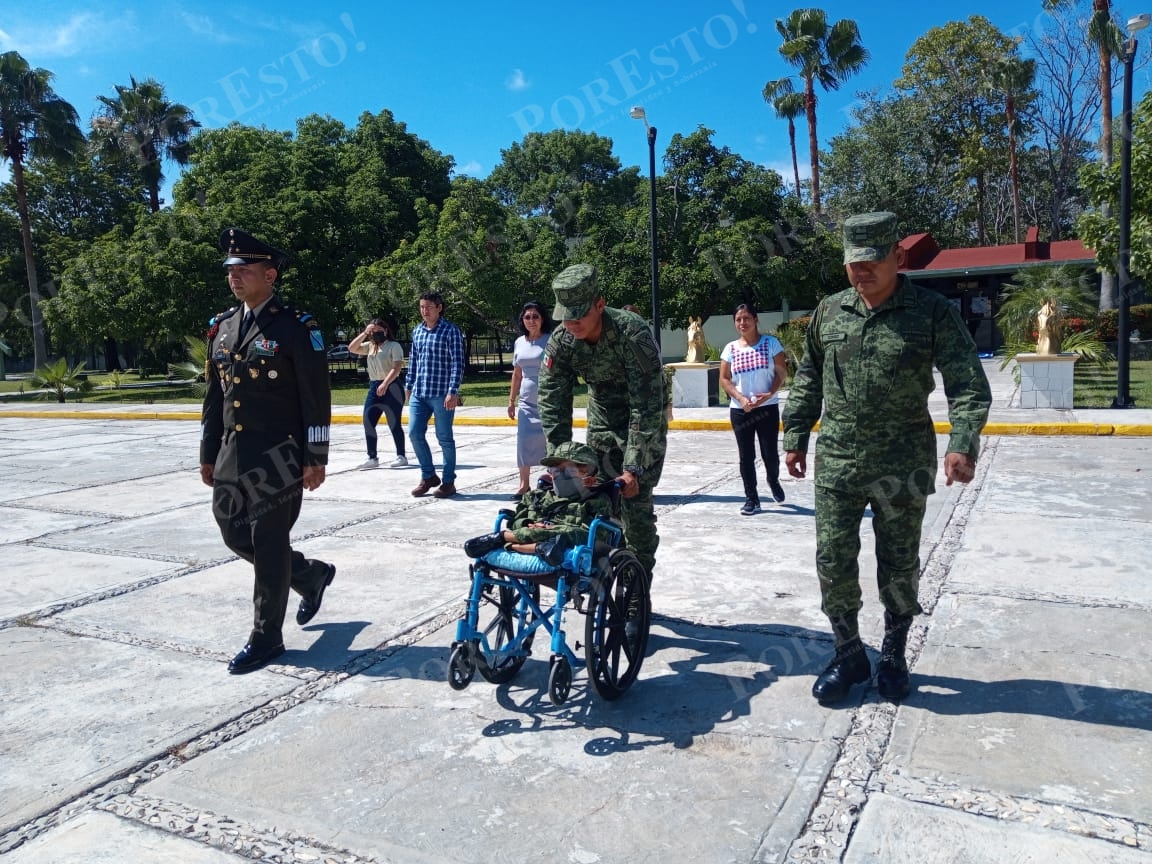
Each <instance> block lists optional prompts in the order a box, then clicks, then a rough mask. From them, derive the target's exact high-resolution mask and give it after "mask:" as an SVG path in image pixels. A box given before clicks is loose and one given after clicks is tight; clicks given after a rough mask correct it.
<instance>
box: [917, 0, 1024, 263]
mask: <svg viewBox="0 0 1152 864" xmlns="http://www.w3.org/2000/svg"><path fill="white" fill-rule="evenodd" d="M1018 54H1019V46H1018V44H1017V42H1016V40H1015V39H1013V38H1011V37H1010V36H1007V35H1005V34H1004V33H1002V32H1001V31H1000V30H998V29H997V28H996V27H995V26H993V25H992V23H991V22H990V21H988V19H987V18H984V17H983V16H981V15H973V16H971V17H970V18H968V20H967V21H951V22H949V23H947V24H945V25H944V26H942V27H933V28H932V29H931V30H929V31H928V32H927V33H925V34H924V35H923V36H921V37H920V38H919V39H917V40H916V41H915V42H914V43H913V44H912V47H911V48H910V49H909V51H908V54H907V56H906V58H905V62H904V66H903V69H902V73H901V77H900V78H899V79H898V80H897V81H896V88H897V89H898V90H899V91H901V92H904V93H908V92H915V93H916V94H917V95H918V96H919V97H921V98H923V99H924V100H925V102H926V105H927V106H928V117H927V119H928V122H929V123H930V124H931V125H930V126H929V127H928V128H929V130H930V131H929V132H928V133H927V134H929V135H933V136H935V138H936V141H937V146H940V147H942V148H943V149H945V152H946V153H947V154H948V155H949V156H950V157H951V158H952V159H954V160H955V162H956V165H957V170H956V175H955V177H956V183H955V192H956V194H957V195H964V194H965V192H966V190H967V187H969V186H971V187H972V189H973V191H974V200H973V202H972V217H973V222H974V224H975V240H976V243H977V244H979V245H985V244H987V243H988V242H989V240H990V239H992V238H990V236H989V233H988V230H987V213H986V201H985V196H986V185H987V182H988V177H989V174H992V173H996V172H1002V173H1005V174H1007V173H1008V172H1007V163H1006V161H1005V160H1004V159H1003V156H1004V155H1006V151H1007V147H1006V145H1005V143H1004V139H1005V134H1004V133H1005V130H1006V128H1007V122H1006V120H1005V112H1004V108H1003V102H1002V100H1001V99H1000V98H999V97H998V96H995V95H994V93H993V91H992V90H991V89H990V88H989V87H988V86H987V84H986V81H985V80H984V79H982V77H981V76H979V75H973V74H972V70H986V69H990V68H993V67H994V66H995V65H996V64H997V63H999V62H1001V61H1002V60H1004V59H1005V58H1014V57H1017V56H1018ZM1017 98H1021V97H1020V96H1019V95H1018V97H1017ZM1027 98H1031V96H1030V95H1028V96H1027Z"/></svg>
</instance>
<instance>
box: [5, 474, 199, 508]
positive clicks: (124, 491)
mask: <svg viewBox="0 0 1152 864" xmlns="http://www.w3.org/2000/svg"><path fill="white" fill-rule="evenodd" d="M209 501H211V490H210V489H209V488H208V487H207V486H205V485H204V484H203V483H202V482H201V480H200V475H199V473H198V472H194V471H173V472H170V473H167V474H157V475H154V476H152V477H142V478H140V479H136V480H125V481H121V482H118V483H105V484H101V485H99V486H93V487H89V488H85V489H76V490H73V491H68V492H52V493H51V494H48V495H34V496H31V497H28V498H23V499H21V501H20V506H21V507H30V508H36V509H39V510H46V511H50V512H51V511H55V512H65V513H66V512H82V513H104V514H107V515H109V516H115V517H116V518H117V519H124V518H128V517H132V516H147V515H148V514H150V513H163V512H165V511H167V510H173V509H177V508H180V507H186V506H188V505H192V504H197V505H206V504H207V502H209Z"/></svg>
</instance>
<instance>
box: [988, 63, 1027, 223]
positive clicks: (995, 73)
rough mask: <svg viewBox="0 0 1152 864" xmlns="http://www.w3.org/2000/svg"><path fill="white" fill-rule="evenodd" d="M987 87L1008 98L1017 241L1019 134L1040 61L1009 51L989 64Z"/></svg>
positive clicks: (1013, 211) (1010, 173) (1014, 218)
mask: <svg viewBox="0 0 1152 864" xmlns="http://www.w3.org/2000/svg"><path fill="white" fill-rule="evenodd" d="M986 73H987V79H986V84H987V87H988V88H989V89H990V90H991V91H992V92H993V93H996V94H998V95H999V96H1000V97H1001V98H1002V99H1003V100H1004V122H1005V125H1006V126H1007V128H1008V172H1009V177H1010V180H1011V183H1012V228H1013V232H1014V234H1015V240H1016V242H1017V243H1019V242H1021V241H1022V240H1023V239H1024V238H1023V236H1022V235H1021V233H1020V170H1019V165H1018V164H1017V153H1016V149H1017V145H1016V137H1017V135H1019V134H1021V133H1022V132H1023V131H1024V123H1023V121H1022V120H1021V115H1020V112H1021V111H1026V110H1027V109H1028V103H1029V102H1030V101H1031V100H1032V99H1033V98H1034V96H1035V90H1033V87H1032V85H1033V83H1034V82H1035V80H1036V61H1035V60H1031V59H1028V60H1025V59H1023V58H1021V57H1016V56H1012V55H1005V56H1003V57H1000V58H998V59H997V60H996V61H995V62H994V63H993V64H992V66H991V67H989V68H987V70H986Z"/></svg>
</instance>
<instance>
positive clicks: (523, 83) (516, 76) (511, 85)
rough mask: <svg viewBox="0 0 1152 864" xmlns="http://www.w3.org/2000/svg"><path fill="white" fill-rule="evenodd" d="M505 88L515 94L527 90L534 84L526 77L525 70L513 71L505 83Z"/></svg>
mask: <svg viewBox="0 0 1152 864" xmlns="http://www.w3.org/2000/svg"><path fill="white" fill-rule="evenodd" d="M504 86H505V87H507V88H508V89H509V90H511V91H513V92H514V93H518V92H519V91H521V90H527V89H528V88H529V87H531V86H532V84H531V82H529V80H528V79H527V78H525V77H524V70H523V69H513V70H512V74H511V75H509V76H508V80H507V81H505V82H504Z"/></svg>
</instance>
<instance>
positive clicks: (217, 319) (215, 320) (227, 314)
mask: <svg viewBox="0 0 1152 864" xmlns="http://www.w3.org/2000/svg"><path fill="white" fill-rule="evenodd" d="M239 308H240V307H239V306H233V307H232V308H231V309H225V310H224V311H223V312H221V313H220V314H219V315H213V316H212V318H211V319H210V320H209V321H208V326H209V327H211V326H212V325H213V324H219V323H220V322H221V321H225V320H227V319H228V318H231V317H232V316H233V315H235V314H236V310H237V309H239Z"/></svg>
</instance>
